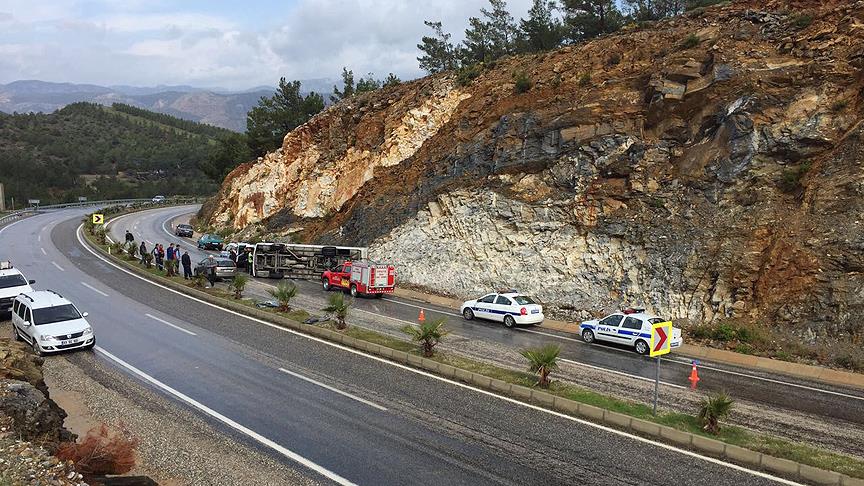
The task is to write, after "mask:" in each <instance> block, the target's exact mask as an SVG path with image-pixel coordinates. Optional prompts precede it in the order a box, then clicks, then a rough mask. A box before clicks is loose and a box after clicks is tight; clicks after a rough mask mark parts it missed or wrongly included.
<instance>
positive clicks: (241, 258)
mask: <svg viewBox="0 0 864 486" xmlns="http://www.w3.org/2000/svg"><path fill="white" fill-rule="evenodd" d="M234 263H236V264H237V268H238V269H240V270H245V269H246V250H245V249H243V250H240V253H239V254H238V255H237V260H236V261H235V262H234Z"/></svg>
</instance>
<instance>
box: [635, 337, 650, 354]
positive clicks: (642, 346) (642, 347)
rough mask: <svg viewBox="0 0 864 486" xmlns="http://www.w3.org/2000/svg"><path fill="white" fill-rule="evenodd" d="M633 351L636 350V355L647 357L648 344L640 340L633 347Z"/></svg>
mask: <svg viewBox="0 0 864 486" xmlns="http://www.w3.org/2000/svg"><path fill="white" fill-rule="evenodd" d="M633 349H635V350H636V354H641V355H646V354H648V343H646V342H645V341H643V340H641V339H640V340H638V341H636V344H634V345H633Z"/></svg>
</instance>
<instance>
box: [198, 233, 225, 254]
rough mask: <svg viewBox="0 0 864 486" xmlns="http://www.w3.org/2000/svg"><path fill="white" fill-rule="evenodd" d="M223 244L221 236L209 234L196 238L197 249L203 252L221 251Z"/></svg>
mask: <svg viewBox="0 0 864 486" xmlns="http://www.w3.org/2000/svg"><path fill="white" fill-rule="evenodd" d="M223 243H224V241H223V240H222V237H221V236H219V235H214V234H210V233H208V234H205V235H201V238H198V248H201V249H204V250H216V251H222V244H223Z"/></svg>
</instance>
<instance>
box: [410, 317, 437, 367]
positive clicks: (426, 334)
mask: <svg viewBox="0 0 864 486" xmlns="http://www.w3.org/2000/svg"><path fill="white" fill-rule="evenodd" d="M446 320H447V319H444V318H440V319H435V320H434V321H427V322H424V323H423V324H420V326H419V327H415V326H405V327H404V328H402V332H404V333H405V334H408V335H409V336H411V340H412V341H416V342H418V343H420V345H421V346H422V347H423V356H426V357H427V358H431V357H432V356H434V355H435V346H437V345H438V343H440V342H441V338H442V337H444V336H446V335H447V334H448V331H446V330H445V329H444V322H445V321H446Z"/></svg>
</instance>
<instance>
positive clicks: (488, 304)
mask: <svg viewBox="0 0 864 486" xmlns="http://www.w3.org/2000/svg"><path fill="white" fill-rule="evenodd" d="M495 297H496V295H495V294H489V295H485V296H483V297H481V298H479V299H477V304H476V305H475V306H474V315H475V316H477V317H482V318H483V319H494V317H492V316H493V315H494V314H493V312H492V306H493V305H495Z"/></svg>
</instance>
